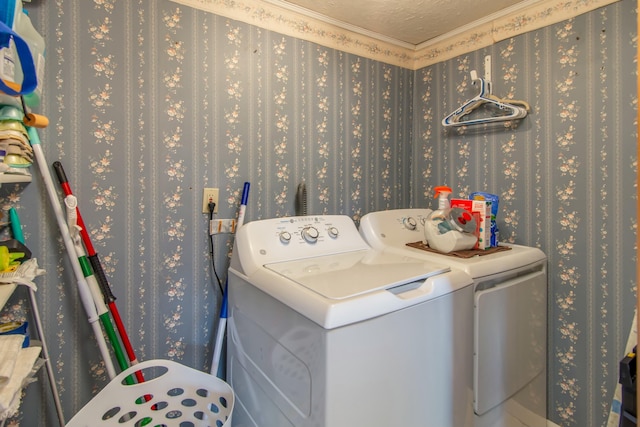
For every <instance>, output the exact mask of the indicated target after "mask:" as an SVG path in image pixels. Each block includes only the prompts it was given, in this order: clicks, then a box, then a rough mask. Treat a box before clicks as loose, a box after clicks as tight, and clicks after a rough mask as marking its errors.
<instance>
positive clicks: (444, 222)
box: [424, 186, 478, 253]
mask: <svg viewBox="0 0 640 427" xmlns="http://www.w3.org/2000/svg"><path fill="white" fill-rule="evenodd" d="M435 192H436V193H435V197H436V198H437V199H438V209H436V210H434V211H433V212H431V213H430V214H429V216H428V217H427V219H426V221H425V224H424V237H425V240H426V243H427V244H428V245H429V247H431V248H432V249H435V250H437V251H439V252H442V253H449V252H453V251H460V250H464V249H471V248H473V247H474V246H475V244H476V242H477V240H478V238H477V237H476V236H475V235H474V234H473V232H474V231H475V229H476V220H475V218H474V217H473V215H472V214H471V213H470V212H469V211H467V210H466V209H462V208H454V209H451V204H450V203H449V195H450V194H451V188H449V187H447V186H439V187H436V188H435Z"/></svg>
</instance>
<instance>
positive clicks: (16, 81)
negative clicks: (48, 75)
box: [0, 0, 44, 107]
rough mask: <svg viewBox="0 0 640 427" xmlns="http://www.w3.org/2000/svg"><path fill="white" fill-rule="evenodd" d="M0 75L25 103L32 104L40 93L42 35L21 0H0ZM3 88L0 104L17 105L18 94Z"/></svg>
mask: <svg viewBox="0 0 640 427" xmlns="http://www.w3.org/2000/svg"><path fill="white" fill-rule="evenodd" d="M0 21H1V22H2V24H3V25H4V26H5V28H4V29H3V30H2V33H1V34H0V78H1V79H2V81H3V83H4V85H6V86H8V88H9V89H12V90H13V91H15V92H17V94H19V95H23V96H24V98H25V102H26V103H27V105H29V106H36V105H38V104H39V102H40V96H41V94H42V78H43V76H44V39H43V38H42V36H41V35H40V34H38V32H37V31H36V30H35V28H33V25H32V23H31V19H30V18H29V15H28V14H27V12H26V10H24V9H23V7H22V0H6V1H2V2H0ZM14 95H16V93H10V92H8V91H6V90H3V93H2V94H0V105H15V106H18V107H19V106H21V104H20V98H19V97H18V96H14Z"/></svg>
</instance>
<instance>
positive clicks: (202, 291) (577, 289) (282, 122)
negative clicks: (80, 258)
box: [0, 0, 637, 427]
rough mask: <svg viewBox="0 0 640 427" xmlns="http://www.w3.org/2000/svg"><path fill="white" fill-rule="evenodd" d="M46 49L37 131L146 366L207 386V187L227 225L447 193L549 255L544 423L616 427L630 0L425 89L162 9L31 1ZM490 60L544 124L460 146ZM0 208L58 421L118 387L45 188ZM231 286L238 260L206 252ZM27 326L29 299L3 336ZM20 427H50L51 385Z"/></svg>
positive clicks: (114, 1)
mask: <svg viewBox="0 0 640 427" xmlns="http://www.w3.org/2000/svg"><path fill="white" fill-rule="evenodd" d="M26 7H27V8H28V9H29V12H30V16H31V19H32V20H33V22H34V26H35V27H36V28H37V29H38V30H39V32H40V33H41V34H43V35H44V36H45V39H46V43H47V62H46V74H45V82H44V93H43V102H42V105H41V106H40V107H38V108H37V109H36V110H37V112H40V113H42V114H44V115H46V116H47V117H48V118H49V121H50V124H49V126H48V127H47V128H46V129H43V130H41V131H40V137H41V140H42V147H43V150H44V152H45V156H46V158H47V161H48V163H49V165H47V166H48V167H50V166H51V165H50V164H51V163H53V162H54V161H56V160H60V161H61V162H62V164H63V166H64V168H65V170H66V173H67V176H68V178H69V183H70V185H71V187H72V188H73V193H74V194H75V195H76V196H78V201H79V207H80V210H81V212H82V216H83V218H84V222H85V224H86V225H87V228H88V231H89V233H90V235H91V237H92V240H93V242H94V245H95V246H96V251H97V252H98V253H99V255H100V258H101V259H102V261H103V264H104V265H105V271H106V274H107V275H108V277H109V279H110V283H111V285H112V287H113V292H114V294H115V296H116V297H117V304H118V307H119V311H120V314H121V315H122V317H123V320H124V321H125V324H126V326H127V330H128V333H129V337H130V339H131V341H132V343H133V345H134V347H135V351H136V355H137V356H138V358H139V359H141V360H149V359H153V358H169V359H173V360H177V361H180V362H181V363H183V364H185V365H188V366H191V367H194V368H196V369H201V370H207V369H208V367H209V366H210V358H211V353H212V339H213V333H214V331H215V328H216V326H217V314H218V309H219V305H220V295H219V291H218V285H217V284H216V283H215V278H214V274H213V271H212V268H211V257H210V254H209V246H208V245H209V240H208V235H207V215H206V214H203V213H202V212H201V209H202V200H201V199H202V188H203V187H214V188H219V189H220V199H219V206H218V214H217V218H221V219H222V218H234V217H235V216H236V215H237V211H238V205H239V199H240V193H241V192H242V188H243V183H244V182H245V181H247V182H250V183H251V192H250V194H249V203H248V208H247V214H246V219H245V221H252V220H256V219H259V218H267V217H275V216H286V215H293V213H294V198H295V192H296V187H297V186H298V184H299V183H301V182H305V183H306V187H307V191H308V211H309V213H311V214H321V213H329V214H346V215H349V216H351V217H352V218H353V219H354V220H356V221H357V220H358V219H359V218H360V217H361V216H362V215H364V214H365V213H367V212H370V211H374V210H381V209H389V208H404V207H409V206H431V205H432V202H433V200H432V197H431V196H430V193H431V189H432V188H433V186H435V185H439V184H448V185H451V186H453V187H454V188H455V191H456V192H458V193H459V194H465V193H468V192H469V191H473V190H487V191H492V192H495V193H496V194H499V195H500V197H501V205H500V207H501V217H500V219H499V224H500V231H501V236H502V239H503V240H504V241H511V242H517V243H522V244H528V245H534V246H539V247H541V248H542V249H543V250H544V251H545V253H547V255H548V257H549V279H550V286H549V295H550V298H549V301H550V303H549V314H550V323H549V349H550V351H549V369H548V370H549V374H548V375H549V398H548V405H549V418H550V419H551V420H552V421H554V422H556V423H557V424H559V425H562V426H563V427H564V426H567V427H569V426H580V427H582V426H602V425H604V420H605V419H606V414H608V412H609V408H610V405H611V399H612V396H613V390H614V388H615V384H616V382H617V363H618V361H619V359H620V356H621V354H622V350H623V348H624V343H625V342H626V338H627V334H628V331H629V328H630V322H631V319H632V316H633V309H634V303H635V297H634V295H635V290H636V289H635V282H634V280H635V246H634V244H635V232H636V213H635V201H634V200H633V199H634V198H635V169H636V159H635V140H636V127H635V126H636V123H635V118H634V117H635V109H636V101H637V100H636V99H635V86H636V71H635V70H636V62H635V43H636V41H637V40H636V27H635V25H636V24H635V19H636V11H635V7H636V4H635V2H632V1H631V0H623V1H620V2H617V3H614V4H612V5H610V6H607V7H605V8H602V9H597V10H595V11H593V12H589V13H588V14H585V15H580V16H578V17H576V18H572V19H570V20H568V21H564V22H562V23H559V24H554V25H551V26H548V27H544V28H541V29H538V30H535V31H533V32H530V33H526V34H523V35H520V36H517V37H513V38H509V39H507V40H504V41H501V42H499V43H496V44H495V45H492V46H490V47H487V48H483V49H481V50H478V51H474V52H471V53H468V54H464V55H461V56H458V57H455V58H453V59H450V60H447V61H445V62H440V63H437V64H434V65H430V66H428V67H424V68H421V69H418V70H411V69H409V68H404V67H399V66H396V65H389V64H387V63H384V62H380V61H376V60H374V59H370V58H367V57H364V56H359V55H356V54H354V53H348V52H345V51H341V50H338V49H334V48H330V47H325V46H322V45H320V44H315V43H313V42H310V41H306V40H302V39H298V38H295V37H292V36H290V35H282V34H280V33H278V32H276V31H272V30H267V29H263V28H261V27H259V26H254V25H251V24H248V23H244V22H241V21H236V20H233V19H230V18H228V17H223V16H220V15H216V14H213V13H207V12H204V11H201V10H196V9H193V8H188V7H185V6H183V5H180V4H177V3H175V2H172V1H169V0H151V1H149V0H134V1H124V0H91V1H80V0H58V1H55V2H54V1H50V0H34V1H33V2H31V3H28V4H27V6H26ZM487 54H489V55H491V56H492V58H493V76H494V78H493V79H494V93H495V94H497V95H499V96H502V97H513V98H516V99H523V100H526V101H528V102H529V103H530V104H531V107H532V111H531V113H530V114H529V116H528V117H527V118H525V119H524V120H522V121H521V122H520V123H518V124H513V125H512V126H503V127H499V128H497V129H484V128H483V129H475V128H474V129H471V128H469V129H464V130H463V129H459V130H444V129H443V128H442V126H441V125H440V120H441V119H442V117H444V116H445V115H446V114H448V113H449V112H450V111H452V110H453V109H455V108H456V107H457V106H458V105H459V104H460V103H461V102H463V101H464V100H465V99H466V98H468V97H471V96H473V94H474V87H473V86H471V85H470V82H469V71H470V70H472V69H478V70H479V71H480V70H481V66H482V64H483V58H484V56H486V55H487ZM32 173H33V175H34V177H33V178H34V179H33V182H31V183H30V184H26V185H25V184H4V185H3V186H2V187H0V200H2V206H3V208H5V209H6V208H8V207H9V206H14V207H16V209H17V210H18V213H19V215H20V219H21V222H22V224H23V229H24V234H25V239H26V244H27V246H28V247H29V248H30V249H31V251H32V253H33V254H34V256H35V257H36V258H37V259H38V262H39V264H40V266H41V267H43V268H44V269H46V271H47V274H46V275H45V276H42V277H39V278H38V279H37V284H38V288H39V290H38V293H37V297H38V302H39V305H40V311H41V316H42V317H43V321H44V323H45V334H46V339H47V343H48V346H49V352H50V353H51V359H52V361H53V364H54V371H55V375H56V383H57V386H58V389H59V392H60V396H61V400H62V405H63V408H64V411H65V416H66V418H67V420H68V419H70V418H71V417H72V416H73V414H75V413H76V412H77V411H78V410H79V409H80V408H81V407H82V406H84V405H85V404H86V403H87V402H88V401H89V400H90V399H91V396H92V395H94V394H95V393H97V392H98V391H99V390H100V389H101V388H102V387H103V386H104V385H105V384H106V383H107V382H108V380H109V378H108V375H107V373H106V371H105V366H104V362H103V361H102V359H101V356H100V353H99V351H98V349H97V346H96V343H95V339H94V338H93V337H92V331H91V328H90V326H89V323H88V322H87V319H86V315H85V314H84V311H83V308H82V305H81V303H80V301H79V298H78V295H77V291H76V289H75V282H76V280H75V278H74V277H73V273H72V269H71V268H70V265H69V261H68V260H67V258H66V252H65V250H64V247H63V245H62V242H61V238H60V233H59V230H58V228H57V223H56V221H55V218H54V213H53V211H52V208H51V204H50V202H49V200H48V196H47V194H46V190H45V187H44V183H43V180H42V179H41V177H40V173H39V172H38V170H37V167H35V166H34V167H32ZM213 242H214V245H213V260H214V262H215V266H216V270H217V272H218V273H219V275H220V276H221V279H222V280H224V278H225V277H226V267H227V265H228V257H229V253H230V250H231V247H232V243H233V236H232V235H229V234H222V235H217V236H215V237H214V239H213ZM28 318H29V309H28V299H27V295H26V293H25V292H22V290H19V291H18V292H16V293H15V295H14V296H13V297H12V299H11V300H10V301H9V303H8V304H7V306H6V307H5V309H4V310H3V311H2V312H0V320H1V321H7V320H14V319H16V320H25V319H28ZM39 379H40V380H39V381H38V382H37V383H35V384H32V385H30V386H29V387H28V388H27V392H26V393H25V395H24V399H23V404H22V406H21V409H20V411H19V413H18V415H17V416H16V417H15V418H14V419H12V420H10V421H8V422H7V425H8V426H16V425H44V426H49V425H57V421H56V420H57V419H56V415H55V410H54V407H53V402H52V399H51V396H50V392H49V389H48V385H47V379H46V376H45V375H44V373H43V372H42V373H41V374H40V376H39Z"/></svg>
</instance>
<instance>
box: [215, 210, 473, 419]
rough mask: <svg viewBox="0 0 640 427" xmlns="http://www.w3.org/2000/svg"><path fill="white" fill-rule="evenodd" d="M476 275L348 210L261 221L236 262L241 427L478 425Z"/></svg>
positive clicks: (230, 351) (233, 342)
mask: <svg viewBox="0 0 640 427" xmlns="http://www.w3.org/2000/svg"><path fill="white" fill-rule="evenodd" d="M472 283H473V281H472V280H471V278H470V277H469V276H468V275H467V274H465V273H464V272H462V271H460V270H456V271H451V270H450V268H449V267H447V266H445V265H443V264H438V263H433V262H430V261H426V260H424V259H420V258H415V257H409V256H406V255H400V254H387V253H381V252H380V251H376V250H373V249H371V247H370V246H369V245H367V244H366V243H365V241H364V240H363V239H362V237H361V236H360V235H359V233H358V230H357V228H356V226H355V224H354V222H353V221H352V220H351V218H349V217H347V216H341V215H328V216H326V215H325V216H314V217H312V216H305V217H290V218H276V219H267V220H260V221H253V222H249V223H247V224H245V225H243V226H242V227H241V228H240V229H239V230H238V233H237V235H236V238H235V247H234V251H233V256H232V259H231V267H230V270H229V291H228V292H229V294H228V297H229V298H228V302H229V319H228V344H227V381H229V383H230V384H231V386H232V387H233V390H234V392H235V394H236V404H235V410H234V414H233V426H235V427H240V426H242V427H249V426H250V427H312V426H313V427H359V426H367V427H389V426H403V427H425V426H434V427H471V426H472V423H473V411H472V410H471V399H472V395H471V387H472V369H471V364H470V363H469V364H467V363H466V360H467V356H468V355H469V354H471V351H472V342H473V340H472V332H471V325H472V323H473V319H472V313H473V307H472V304H473V302H472V301H473V286H472Z"/></svg>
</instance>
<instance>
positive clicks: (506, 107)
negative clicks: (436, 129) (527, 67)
mask: <svg viewBox="0 0 640 427" xmlns="http://www.w3.org/2000/svg"><path fill="white" fill-rule="evenodd" d="M471 82H472V84H476V82H479V83H480V93H479V94H478V95H476V96H474V97H473V98H471V99H469V100H468V101H466V102H465V103H464V104H462V106H460V107H459V108H458V109H457V110H455V111H454V112H452V113H451V114H449V115H448V116H446V117H445V118H444V119H442V125H443V126H445V127H450V126H469V125H479V124H486V123H494V122H504V121H508V120H516V119H521V118H523V117H526V115H527V111H528V110H529V104H527V103H526V102H525V101H515V100H507V99H502V98H498V97H497V96H495V95H492V94H491V82H490V81H488V80H486V79H483V78H481V77H478V73H477V72H476V71H475V70H472V71H471ZM516 104H517V105H516ZM520 105H521V106H520ZM480 106H486V107H489V108H484V109H485V110H488V111H493V112H494V115H490V116H487V117H481V118H474V119H468V118H466V116H467V115H468V114H469V113H471V112H472V111H474V110H476V109H478V107H480Z"/></svg>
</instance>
